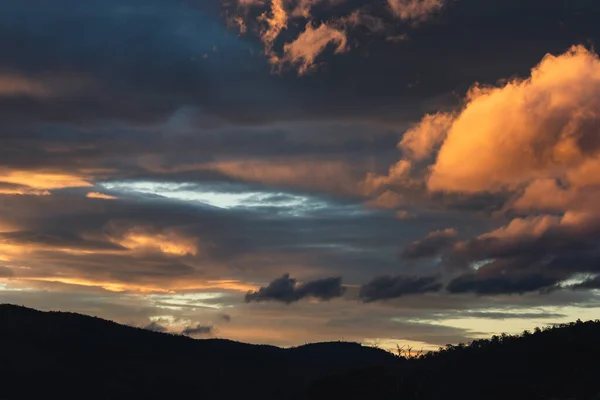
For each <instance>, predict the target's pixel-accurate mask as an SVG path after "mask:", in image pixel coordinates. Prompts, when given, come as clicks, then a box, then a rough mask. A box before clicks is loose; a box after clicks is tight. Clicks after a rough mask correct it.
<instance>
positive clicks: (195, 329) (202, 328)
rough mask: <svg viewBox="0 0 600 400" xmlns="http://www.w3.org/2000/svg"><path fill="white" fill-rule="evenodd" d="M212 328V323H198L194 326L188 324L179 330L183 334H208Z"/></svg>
mask: <svg viewBox="0 0 600 400" xmlns="http://www.w3.org/2000/svg"><path fill="white" fill-rule="evenodd" d="M213 330H214V327H213V326H212V325H201V324H198V325H196V326H188V327H187V328H185V329H184V330H183V331H182V332H181V334H182V335H185V336H201V335H210V334H211V333H213Z"/></svg>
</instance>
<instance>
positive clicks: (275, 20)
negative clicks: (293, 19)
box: [259, 0, 288, 63]
mask: <svg viewBox="0 0 600 400" xmlns="http://www.w3.org/2000/svg"><path fill="white" fill-rule="evenodd" d="M259 21H263V22H265V23H266V24H267V27H266V28H265V29H263V30H262V32H261V39H262V41H263V43H264V44H265V54H266V55H267V56H269V57H270V58H271V62H273V63H276V62H277V60H278V57H277V56H276V55H275V53H274V52H273V45H274V44H275V40H277V38H278V37H279V34H280V33H281V31H283V30H284V29H286V28H287V25H288V14H287V12H286V10H285V7H284V0H271V10H270V12H269V13H267V12H264V13H263V14H262V15H261V16H260V18H259Z"/></svg>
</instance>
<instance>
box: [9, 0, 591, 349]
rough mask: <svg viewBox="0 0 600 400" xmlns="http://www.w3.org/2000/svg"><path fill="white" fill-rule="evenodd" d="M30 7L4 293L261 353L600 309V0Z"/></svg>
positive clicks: (485, 329) (12, 72)
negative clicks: (256, 347)
mask: <svg viewBox="0 0 600 400" xmlns="http://www.w3.org/2000/svg"><path fill="white" fill-rule="evenodd" d="M24 3H27V2H23V1H17V0H9V1H8V2H7V4H6V5H5V6H4V7H3V13H2V15H1V16H0V19H1V21H2V22H1V23H0V26H2V29H1V32H0V44H2V48H3V49H4V51H3V53H2V54H1V55H0V103H1V105H0V113H1V116H2V118H1V119H0V125H1V127H0V303H8V304H21V305H23V306H25V307H29V308H34V309H38V310H42V311H50V310H53V311H65V312H76V313H80V314H84V315H91V316H96V317H100V318H103V319H107V320H110V321H115V322H117V323H120V324H124V325H129V326H135V327H140V328H145V329H148V330H154V331H157V332H167V333H178V334H184V335H187V336H190V337H193V338H222V339H230V340H235V341H239V342H244V343H252V344H270V345H275V346H279V347H292V346H298V345H302V344H303V343H309V342H310V343H317V342H331V341H339V340H340V339H342V340H345V341H348V342H356V343H361V344H366V345H378V346H381V347H382V348H385V349H394V348H396V345H399V346H412V347H415V348H419V349H420V348H424V349H426V350H432V349H437V348H438V347H440V346H445V345H446V344H457V343H460V342H470V341H472V340H476V339H480V338H486V337H489V336H492V335H495V334H500V333H508V334H518V333H521V332H523V331H524V330H531V329H533V328H535V327H537V326H549V325H553V324H560V323H566V322H571V321H575V320H578V319H581V320H596V319H598V318H599V317H600V212H599V211H598V210H597V206H596V205H597V204H600V192H599V190H598V188H599V187H600V179H599V178H598V176H600V122H599V121H600V56H599V55H598V52H597V51H596V49H595V47H596V46H595V44H596V43H597V42H598V41H599V40H600V26H598V24H597V21H595V19H594V15H599V14H600V3H598V4H593V3H592V2H589V1H587V0H571V1H570V2H568V5H565V2H564V0H550V1H548V0H503V1H496V0H487V1H482V0H462V1H455V0H381V1H369V0H185V1H178V2H174V1H169V0H148V1H143V2H140V1H139V0H105V1H97V0H88V1H83V2H78V3H77V4H76V5H73V4H72V2H70V1H67V0H55V1H53V2H42V1H38V0H32V1H31V2H29V3H28V5H27V4H24ZM32 4H33V5H34V7H32Z"/></svg>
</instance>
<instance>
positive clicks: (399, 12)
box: [387, 0, 444, 21]
mask: <svg viewBox="0 0 600 400" xmlns="http://www.w3.org/2000/svg"><path fill="white" fill-rule="evenodd" d="M387 2H388V5H389V7H390V9H391V10H392V12H393V14H394V15H395V16H396V17H398V18H400V19H402V20H415V21H423V20H426V19H427V18H429V17H430V16H431V15H432V14H433V13H435V12H437V11H439V10H441V9H442V7H443V6H444V0H387Z"/></svg>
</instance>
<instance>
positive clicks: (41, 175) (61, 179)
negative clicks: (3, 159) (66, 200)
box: [0, 169, 94, 195]
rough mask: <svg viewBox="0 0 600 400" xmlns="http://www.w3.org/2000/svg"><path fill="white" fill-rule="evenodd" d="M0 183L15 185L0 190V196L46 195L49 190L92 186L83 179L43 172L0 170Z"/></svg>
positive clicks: (75, 176) (76, 176)
mask: <svg viewBox="0 0 600 400" xmlns="http://www.w3.org/2000/svg"><path fill="white" fill-rule="evenodd" d="M0 183H4V184H9V185H17V186H18V187H16V188H3V189H0V193H2V194H29V195H47V194H49V192H48V191H49V190H53V189H64V188H74V187H92V186H94V185H93V184H91V183H90V182H88V181H87V180H86V178H85V177H82V176H78V175H70V174H64V173H54V172H45V171H16V170H7V169H0Z"/></svg>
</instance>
